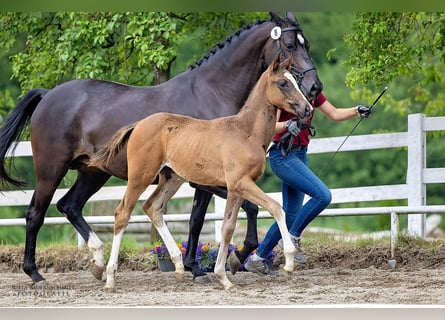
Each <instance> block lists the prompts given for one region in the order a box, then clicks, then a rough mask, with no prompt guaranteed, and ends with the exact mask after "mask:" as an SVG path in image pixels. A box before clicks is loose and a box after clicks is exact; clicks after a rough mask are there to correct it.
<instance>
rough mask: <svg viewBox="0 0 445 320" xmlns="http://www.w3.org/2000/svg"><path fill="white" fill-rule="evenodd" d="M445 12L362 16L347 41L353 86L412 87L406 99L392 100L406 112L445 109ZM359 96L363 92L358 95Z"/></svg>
mask: <svg viewBox="0 0 445 320" xmlns="http://www.w3.org/2000/svg"><path fill="white" fill-rule="evenodd" d="M444 35H445V14H444V13H443V12H432V13H425V12H363V13H357V14H356V16H355V20H354V23H353V26H352V32H351V33H349V34H347V36H346V37H345V41H346V44H347V45H349V46H350V47H352V49H353V51H352V54H351V56H350V57H349V58H348V60H347V61H346V62H345V65H346V66H347V67H348V68H349V69H348V74H347V84H348V85H349V86H351V87H353V88H355V87H356V86H358V88H357V89H359V90H360V89H363V88H361V87H360V86H361V85H366V86H368V87H369V86H374V87H375V88H376V89H377V91H378V89H379V88H381V87H383V86H385V85H388V84H391V83H393V84H394V85H391V87H395V86H396V85H397V84H399V83H400V82H403V83H407V88H405V92H404V96H403V97H401V98H399V99H395V98H392V99H390V103H391V104H392V105H394V107H395V108H396V109H397V110H398V111H400V112H403V113H406V112H409V111H410V107H411V108H412V106H417V108H419V109H421V110H422V112H425V113H426V114H428V115H439V114H443V113H444V111H445V95H444V94H443V90H444V89H445V84H444V81H443V79H444V76H445V64H444V63H445V53H444V48H445V40H444ZM358 94H363V92H360V91H358Z"/></svg>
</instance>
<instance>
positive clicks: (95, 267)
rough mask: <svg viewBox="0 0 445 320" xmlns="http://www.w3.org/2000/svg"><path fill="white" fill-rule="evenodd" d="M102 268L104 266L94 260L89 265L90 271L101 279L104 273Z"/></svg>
mask: <svg viewBox="0 0 445 320" xmlns="http://www.w3.org/2000/svg"><path fill="white" fill-rule="evenodd" d="M104 270H105V267H103V266H102V267H101V266H98V265H97V264H95V263H94V262H93V263H92V264H91V265H90V272H91V274H92V275H93V276H94V277H95V278H96V279H97V280H102V275H103V273H104Z"/></svg>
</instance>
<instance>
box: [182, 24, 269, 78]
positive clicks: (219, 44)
mask: <svg viewBox="0 0 445 320" xmlns="http://www.w3.org/2000/svg"><path fill="white" fill-rule="evenodd" d="M269 21H271V19H269V20H258V21H257V22H256V23H255V24H252V23H249V24H247V25H246V26H244V27H243V28H241V29H239V30H238V31H236V32H235V33H233V34H232V35H231V36H229V37H228V38H227V39H226V40H225V41H223V42H218V43H217V44H216V46H215V47H214V48H213V49H211V50H210V51H209V52H208V53H207V54H206V55H205V56H204V57H202V58H201V59H199V60H198V61H197V62H195V63H194V64H192V65H190V66H189V67H188V69H189V70H192V69H194V68H197V67H199V66H200V65H201V64H203V63H204V62H205V61H208V60H209V59H210V58H211V57H212V56H213V55H214V54H215V53H217V52H218V51H220V50H221V49H223V48H224V47H225V46H226V45H229V44H230V43H232V41H233V40H234V38H235V37H237V38H239V37H240V35H241V34H242V33H243V32H244V31H247V30H250V29H252V27H254V26H258V25H261V24H263V23H265V22H269Z"/></svg>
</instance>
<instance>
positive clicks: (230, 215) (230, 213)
mask: <svg viewBox="0 0 445 320" xmlns="http://www.w3.org/2000/svg"><path fill="white" fill-rule="evenodd" d="M242 201H243V199H242V198H240V197H237V196H235V195H234V194H233V193H231V192H228V194H227V202H226V208H225V211H224V221H223V224H222V227H221V243H220V245H219V250H218V257H217V258H216V265H215V271H214V272H215V276H216V278H217V279H218V281H219V282H221V284H222V285H223V286H224V289H226V290H229V289H230V288H232V287H233V286H234V285H233V283H232V282H230V280H229V279H228V278H227V274H226V261H227V253H228V251H229V243H230V240H231V239H232V236H233V232H234V230H235V226H236V219H237V217H238V211H239V208H240V206H241V202H242Z"/></svg>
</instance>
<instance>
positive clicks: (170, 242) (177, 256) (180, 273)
mask: <svg viewBox="0 0 445 320" xmlns="http://www.w3.org/2000/svg"><path fill="white" fill-rule="evenodd" d="M183 183H184V180H183V179H182V178H181V177H180V176H178V175H177V174H176V173H174V172H173V171H172V170H171V169H169V168H164V169H163V170H162V171H161V172H160V173H159V184H158V187H157V188H156V190H155V191H154V192H153V193H152V195H151V196H150V197H149V198H148V199H147V201H145V203H144V204H143V205H142V209H143V210H144V212H145V213H146V214H147V216H148V217H149V218H150V220H151V222H152V225H153V226H155V228H156V230H157V231H158V233H159V235H160V236H161V238H162V240H163V241H164V243H165V245H166V246H167V250H168V253H169V254H170V258H171V259H172V261H173V263H174V264H175V274H176V277H177V279H178V280H181V281H182V280H184V264H183V262H182V253H181V251H180V250H179V248H178V246H177V245H176V242H175V239H174V238H173V236H172V235H171V233H170V231H169V230H168V228H167V224H166V223H165V221H164V219H163V214H164V211H165V208H166V207H167V202H168V200H170V198H171V197H173V195H174V194H175V193H176V191H178V189H179V187H180V186H181V185H182V184H183Z"/></svg>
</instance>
